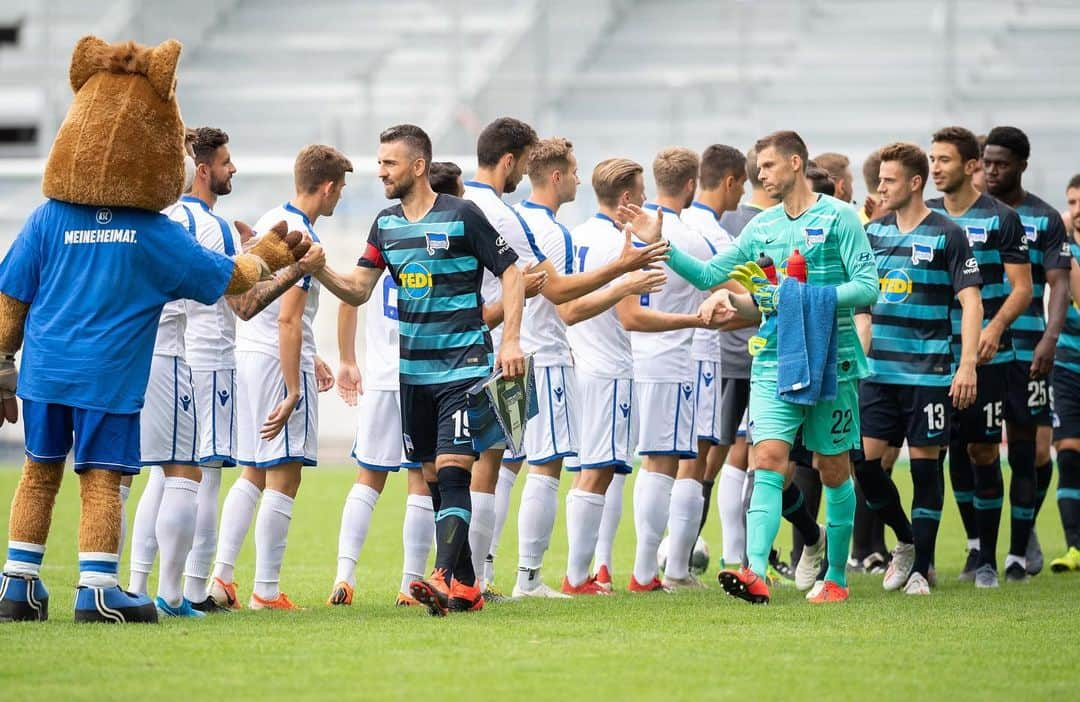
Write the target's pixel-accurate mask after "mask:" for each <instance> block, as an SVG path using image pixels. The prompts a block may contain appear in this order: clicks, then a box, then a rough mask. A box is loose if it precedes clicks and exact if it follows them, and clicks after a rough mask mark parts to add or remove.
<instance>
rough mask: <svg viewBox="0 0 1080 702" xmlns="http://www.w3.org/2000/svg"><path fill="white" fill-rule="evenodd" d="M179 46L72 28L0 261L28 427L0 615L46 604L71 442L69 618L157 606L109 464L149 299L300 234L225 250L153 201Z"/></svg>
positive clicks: (153, 311) (126, 431) (133, 427)
mask: <svg viewBox="0 0 1080 702" xmlns="http://www.w3.org/2000/svg"><path fill="white" fill-rule="evenodd" d="M179 58H180V44H179V42H176V41H173V40H170V41H166V42H164V43H163V44H161V45H160V46H157V47H154V48H151V47H146V46H140V45H138V44H136V43H134V42H128V43H124V44H107V43H106V42H104V41H102V40H100V39H97V38H95V37H84V38H83V39H81V40H80V41H79V43H78V45H77V46H76V47H75V52H74V54H73V56H72V59H71V75H70V78H71V88H72V90H73V91H74V93H75V98H74V101H73V102H72V104H71V107H70V109H69V110H68V114H67V117H66V118H65V119H64V123H63V124H62V125H61V126H60V131H59V133H58V134H57V136H56V141H55V142H54V143H53V146H52V150H51V152H50V153H49V159H48V162H47V163H46V165H45V176H44V180H43V182H42V191H43V192H44V194H45V197H46V198H47V200H46V201H45V202H44V203H43V204H42V205H40V206H39V207H38V208H37V209H36V210H34V212H33V213H32V214H31V215H30V217H29V219H28V220H27V221H26V224H25V225H24V227H23V229H22V231H21V232H20V233H19V236H18V237H17V238H16V240H15V242H14V244H12V246H11V248H10V249H9V250H8V252H7V254H6V255H5V257H4V259H3V262H2V263H0V398H2V402H3V416H2V417H0V423H2V422H3V421H4V419H6V420H7V421H9V422H14V421H16V420H17V418H18V405H17V403H16V400H15V393H16V385H17V386H18V387H17V391H18V397H19V398H20V399H21V400H22V407H23V424H24V428H25V437H26V463H25V465H24V467H23V472H22V479H21V480H20V482H19V486H18V488H17V489H16V491H15V496H14V499H13V500H12V503H11V522H10V526H9V531H8V539H9V541H8V553H7V562H6V563H5V564H4V569H3V576H2V578H0V621H12V620H44V619H45V618H46V617H47V616H48V598H49V595H48V592H47V591H46V589H45V586H44V584H43V583H42V582H41V580H40V578H39V571H40V568H41V562H42V558H43V556H44V554H45V541H46V539H47V538H48V535H49V526H50V524H51V521H52V511H53V503H54V501H55V499H56V493H57V491H58V490H59V488H60V480H61V478H62V477H63V474H64V463H65V461H66V459H67V456H68V454H69V453H71V452H72V450H74V458H75V460H74V463H75V472H76V473H77V474H78V476H79V491H80V495H81V501H82V513H81V517H80V520H79V584H78V589H77V592H76V597H75V621H77V622H79V621H83V622H87V621H97V622H147V621H151V622H152V621H157V612H156V610H155V608H154V604H153V602H151V601H150V600H149V599H148V598H146V597H145V596H137V595H132V594H130V593H128V592H125V591H124V590H121V589H120V587H119V585H118V581H117V571H118V563H119V558H118V556H117V553H116V552H117V548H118V545H119V539H120V513H121V512H120V491H119V485H120V478H121V476H122V475H125V474H133V473H137V472H138V470H139V410H140V408H141V407H142V404H143V395H144V394H145V391H146V384H147V378H148V376H149V372H150V362H151V357H152V354H153V345H154V335H155V332H156V330H157V322H158V317H159V316H160V314H161V308H162V306H163V305H164V304H165V303H166V302H168V301H170V300H175V299H180V298H191V299H194V300H197V301H199V302H201V303H204V304H210V303H213V302H214V301H216V300H217V299H218V298H220V297H221V296H222V295H225V294H230V295H232V294H239V293H242V292H244V291H246V290H248V289H250V288H251V287H252V286H253V285H254V284H255V283H256V282H258V281H260V280H263V279H266V278H267V277H269V276H270V274H271V273H272V272H274V271H276V270H278V269H280V268H283V267H285V266H288V265H291V264H292V263H294V262H295V261H297V260H299V259H300V258H301V257H303V255H304V253H305V252H306V251H307V249H308V247H309V246H310V241H309V240H307V239H305V238H304V237H303V236H302V235H301V234H300V233H298V232H286V231H285V226H284V223H281V224H280V225H278V227H275V228H274V229H273V230H272V231H270V232H268V233H267V234H266V235H265V236H263V237H262V238H261V239H260V240H259V241H257V242H256V243H255V245H254V246H253V247H251V248H250V249H249V250H248V252H247V253H244V254H241V255H239V256H236V257H235V258H227V257H225V256H222V255H219V254H216V253H213V252H211V251H209V250H207V249H204V248H202V247H200V246H199V245H198V243H196V242H195V240H194V239H193V238H192V237H191V236H189V235H188V234H187V232H186V231H184V229H183V227H181V226H180V225H179V224H176V223H175V222H173V221H171V220H170V219H168V218H167V217H165V216H164V215H162V214H161V213H160V210H162V209H163V208H165V207H167V206H168V205H170V204H172V203H173V202H175V201H176V200H177V198H178V197H179V196H180V191H181V188H182V186H183V184H184V124H183V121H182V120H181V118H180V109H179V106H178V105H177V102H176V90H175V88H176V65H177V61H178V60H179ZM24 340H25V348H23V352H22V358H21V366H20V370H21V373H19V372H17V371H16V370H15V353H16V352H17V351H18V350H19V347H21V346H23V344H24Z"/></svg>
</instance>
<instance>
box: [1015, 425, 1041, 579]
mask: <svg viewBox="0 0 1080 702" xmlns="http://www.w3.org/2000/svg"><path fill="white" fill-rule="evenodd" d="M1009 468H1010V471H1011V473H1012V475H1011V476H1010V479H1009V507H1010V510H1009V513H1010V515H1011V517H1012V518H1011V520H1010V528H1009V555H1011V556H1019V557H1021V558H1023V557H1024V554H1025V553H1027V545H1028V539H1030V538H1031V527H1032V526H1034V524H1035V490H1036V487H1035V442H1034V441H1010V442H1009Z"/></svg>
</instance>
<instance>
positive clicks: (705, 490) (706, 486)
mask: <svg viewBox="0 0 1080 702" xmlns="http://www.w3.org/2000/svg"><path fill="white" fill-rule="evenodd" d="M715 484H716V481H715V480H702V481H701V494H702V496H703V497H704V498H705V504H704V505H703V506H702V508H701V526H699V527H698V530H697V533H698V536H701V530H702V529H704V528H705V522H706V521H708V519H709V504H710V503H711V502H712V491H713V485H715ZM690 556H691V558H692V557H693V550H691V553H690Z"/></svg>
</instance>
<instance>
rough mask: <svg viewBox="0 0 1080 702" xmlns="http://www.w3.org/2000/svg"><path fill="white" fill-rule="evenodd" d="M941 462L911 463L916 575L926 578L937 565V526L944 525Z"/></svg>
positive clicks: (918, 460)
mask: <svg viewBox="0 0 1080 702" xmlns="http://www.w3.org/2000/svg"><path fill="white" fill-rule="evenodd" d="M938 465H939V464H938V459H936V458H930V459H926V458H913V459H911V484H912V486H913V487H914V495H913V496H912V500H911V533H912V535H913V536H914V538H915V564H914V565H913V566H912V567H911V571H912V572H913V573H921V574H922V575H923V577H926V576H927V574H928V573H929V572H930V565H931V564H932V563H933V562H934V548H935V546H936V544H937V533H938V526H939V525H940V524H941V508H942V506H943V504H944V501H945V492H944V490H943V489H942V486H941V483H940V482H939V477H938Z"/></svg>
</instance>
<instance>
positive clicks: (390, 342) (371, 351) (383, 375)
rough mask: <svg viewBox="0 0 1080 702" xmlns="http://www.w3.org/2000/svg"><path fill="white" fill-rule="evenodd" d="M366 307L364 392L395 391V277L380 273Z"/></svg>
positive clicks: (397, 357) (397, 350) (398, 353)
mask: <svg viewBox="0 0 1080 702" xmlns="http://www.w3.org/2000/svg"><path fill="white" fill-rule="evenodd" d="M375 295H378V298H377V299H375V300H372V302H374V303H375V304H374V305H368V306H367V308H366V310H367V317H366V319H365V320H364V336H365V338H366V339H367V353H366V355H365V357H364V389H365V390H392V391H394V392H397V391H398V388H399V386H400V378H401V376H400V374H399V366H400V357H401V350H400V347H399V345H398V309H397V296H398V286H397V284H396V283H394V277H393V276H392V275H390V274H389V273H388V272H387V271H383V274H382V277H381V278H379V282H378V283H376V285H375V292H373V293H372V296H375Z"/></svg>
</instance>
